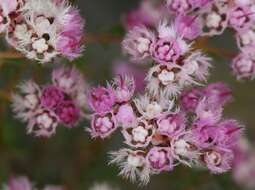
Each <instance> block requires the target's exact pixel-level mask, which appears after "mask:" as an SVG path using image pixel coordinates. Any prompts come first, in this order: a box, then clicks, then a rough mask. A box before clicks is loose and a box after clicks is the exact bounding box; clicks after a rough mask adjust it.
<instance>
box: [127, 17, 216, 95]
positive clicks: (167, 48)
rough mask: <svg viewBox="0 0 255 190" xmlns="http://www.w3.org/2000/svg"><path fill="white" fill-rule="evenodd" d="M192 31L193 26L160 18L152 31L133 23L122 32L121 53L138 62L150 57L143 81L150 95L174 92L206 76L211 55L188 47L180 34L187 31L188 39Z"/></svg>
mask: <svg viewBox="0 0 255 190" xmlns="http://www.w3.org/2000/svg"><path fill="white" fill-rule="evenodd" d="M177 19H179V18H177ZM178 23H179V22H178ZM180 27H181V29H180ZM186 29H189V30H190V31H189V32H188V31H187V30H186ZM178 30H181V31H183V33H182V32H178ZM191 30H192V31H191ZM185 31H187V33H186V32H185ZM194 31H197V28H196V27H194V30H193V29H192V27H188V26H186V27H184V26H183V25H181V26H179V25H178V24H176V23H172V24H169V23H168V22H166V21H162V22H161V23H160V24H159V26H158V28H157V30H156V31H154V30H151V29H149V28H146V27H145V26H137V27H135V28H134V29H132V30H130V31H129V32H128V34H127V35H126V37H125V39H124V40H123V51H124V53H126V54H128V55H129V56H130V57H131V59H132V60H133V61H136V62H139V63H140V62H142V63H143V62H148V61H153V67H151V68H150V70H149V72H148V75H147V77H146V81H147V83H148V84H147V89H148V90H149V92H150V93H151V94H153V95H154V96H155V95H157V94H158V93H161V94H164V95H165V96H170V97H171V96H175V95H177V94H179V93H180V91H181V90H182V89H183V88H184V87H187V86H189V85H192V84H200V83H201V82H202V81H205V80H206V78H207V76H208V74H209V73H208V70H209V68H210V66H211V64H210V61H211V59H210V58H209V57H208V56H206V55H204V54H203V53H202V52H201V51H199V50H195V49H194V48H192V41H190V40H188V38H184V36H185V35H184V34H187V35H188V36H189V39H191V38H190V37H191V34H193V32H194ZM195 36H196V35H194V37H195ZM196 37H197V36H196Z"/></svg>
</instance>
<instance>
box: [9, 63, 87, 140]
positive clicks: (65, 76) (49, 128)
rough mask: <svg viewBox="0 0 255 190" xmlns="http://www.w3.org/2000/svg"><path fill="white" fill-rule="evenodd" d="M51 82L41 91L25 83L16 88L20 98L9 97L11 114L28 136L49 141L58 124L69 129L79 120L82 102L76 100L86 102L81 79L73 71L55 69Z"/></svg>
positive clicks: (76, 71) (78, 74)
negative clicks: (25, 126) (11, 100)
mask: <svg viewBox="0 0 255 190" xmlns="http://www.w3.org/2000/svg"><path fill="white" fill-rule="evenodd" d="M74 74H77V75H75V77H74ZM52 80H53V84H50V85H47V86H45V87H43V88H41V87H40V86H39V85H37V84H36V83H34V82H31V81H27V82H25V83H23V84H22V85H21V86H19V89H20V94H14V95H13V111H14V112H15V113H17V118H19V119H21V120H22V121H23V122H26V123H28V125H27V132H28V133H29V134H34V135H35V136H38V137H51V136H52V135H54V134H55V133H56V128H57V126H58V125H59V124H63V125H64V126H66V127H68V128H71V127H74V126H75V125H76V124H77V123H78V121H79V120H80V119H81V116H82V109H84V108H85V106H84V101H85V100H80V99H81V98H82V97H83V98H84V99H86V91H85V89H86V87H85V86H84V85H85V81H84V79H83V78H82V75H81V74H80V73H79V71H78V70H76V69H75V68H59V69H56V70H54V71H53V72H52ZM70 89H73V91H70Z"/></svg>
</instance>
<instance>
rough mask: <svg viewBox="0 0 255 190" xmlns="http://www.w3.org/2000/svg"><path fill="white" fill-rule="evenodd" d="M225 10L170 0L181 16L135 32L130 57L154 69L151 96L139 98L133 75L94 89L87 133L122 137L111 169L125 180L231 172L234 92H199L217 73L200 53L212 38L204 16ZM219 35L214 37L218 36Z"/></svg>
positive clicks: (126, 43)
mask: <svg viewBox="0 0 255 190" xmlns="http://www.w3.org/2000/svg"><path fill="white" fill-rule="evenodd" d="M215 3H216V4H215ZM223 5H224V6H227V4H226V5H225V3H224V2H218V1H217V2H216V1H207V0H202V1H200V0H194V1H192V0H190V1H178V0H173V1H168V3H167V7H168V9H169V10H170V12H171V14H174V15H175V19H173V20H172V22H168V21H166V20H163V21H160V22H158V26H157V27H151V26H148V25H146V24H137V25H135V26H134V27H131V29H130V30H129V31H128V32H127V35H126V36H125V38H124V40H123V43H122V45H123V51H124V53H125V54H127V55H128V56H129V57H130V59H131V60H132V61H133V62H136V63H142V64H146V63H150V65H151V67H150V68H149V71H148V73H147V76H146V78H145V81H146V83H147V86H146V90H145V92H144V94H142V95H138V96H137V95H136V94H135V83H134V79H133V78H132V77H131V76H127V75H120V76H117V77H116V78H115V79H114V80H113V81H112V82H110V83H107V86H106V87H104V86H99V87H97V88H92V89H90V92H89V94H88V102H89V105H90V108H91V112H92V114H91V127H90V128H89V129H88V131H89V132H90V134H91V136H92V137H93V138H101V139H105V138H108V137H110V136H111V135H112V133H113V132H115V131H120V132H121V134H122V136H123V139H124V140H123V141H124V143H125V144H126V145H127V147H125V148H122V149H120V150H119V151H113V152H111V153H110V158H111V161H110V164H117V165H118V166H119V167H120V175H122V176H124V177H125V178H129V179H130V180H131V181H132V182H134V181H139V182H140V183H141V184H147V183H148V182H149V179H150V176H151V175H153V174H159V173H161V172H170V171H173V170H174V168H175V167H176V166H177V165H179V164H183V165H186V166H190V167H194V166H195V167H204V168H207V169H208V170H209V171H210V172H211V173H213V174H220V173H224V172H227V171H229V170H230V169H231V168H232V164H233V161H234V158H235V155H234V149H235V147H236V144H237V142H238V141H239V138H240V134H241V132H242V128H243V127H242V126H241V125H240V124H239V123H238V122H237V121H236V120H234V119H225V118H224V117H223V109H224V106H225V105H226V104H227V103H229V102H230V101H232V99H233V98H232V92H231V89H230V88H229V87H228V86H227V85H225V84H223V83H221V82H219V83H213V84H210V85H208V86H205V87H203V88H202V87H200V88H197V87H196V88H194V87H193V86H194V85H202V82H204V81H206V79H207V77H208V75H209V68H210V67H211V59H210V58H209V57H208V56H206V55H204V54H203V53H202V51H200V50H198V49H197V48H196V46H194V44H195V43H196V39H197V38H198V37H200V36H202V35H205V31H204V26H203V24H204V23H205V21H204V18H205V16H201V14H202V13H203V14H206V13H208V10H213V11H214V10H217V11H220V13H221V11H222V10H220V9H215V8H212V7H213V6H223ZM210 8H211V9H210ZM224 10H225V9H224ZM193 12H194V13H193ZM215 14H216V13H215ZM224 14H225V13H224ZM212 17H215V15H212ZM216 17H217V16H216ZM223 17H224V16H223ZM209 18H210V17H209ZM219 18H221V17H219ZM213 19H214V18H213ZM208 22H209V21H208ZM210 22H211V23H212V24H214V23H213V22H215V21H214V20H212V21H210ZM206 23H207V22H206ZM220 23H221V24H223V25H224V22H223V21H222V22H220ZM218 29H219V28H218V27H216V28H215V31H214V30H212V31H214V32H215V34H216V33H217V34H218V33H220V32H221V31H220V32H219V31H216V30H218ZM221 30H222V28H221ZM212 31H207V34H211V33H212ZM187 88H188V89H190V90H187Z"/></svg>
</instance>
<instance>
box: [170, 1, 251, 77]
mask: <svg viewBox="0 0 255 190" xmlns="http://www.w3.org/2000/svg"><path fill="white" fill-rule="evenodd" d="M166 1H167V6H168V9H169V11H170V13H171V14H172V15H174V16H176V17H177V18H178V17H182V18H183V21H182V19H179V23H186V24H187V25H188V23H189V20H192V18H194V20H195V21H191V22H190V23H192V24H190V25H195V26H193V27H192V26H191V27H190V28H189V29H187V33H188V35H189V36H191V37H192V36H196V35H197V34H198V33H201V36H214V35H221V34H222V33H223V32H224V31H225V29H227V28H230V29H232V30H233V31H234V33H235V38H236V41H237V45H238V48H239V50H240V54H239V55H237V57H236V58H235V59H234V60H233V62H232V65H231V68H232V70H233V73H234V75H235V76H236V77H237V79H239V80H243V79H254V76H255V71H254V70H255V64H254V47H255V28H254V26H255V9H254V7H255V2H254V1H253V0H233V1H228V0H166ZM184 18H185V19H184ZM177 20H178V19H177ZM181 25H182V24H181ZM192 28H193V29H192ZM195 28H196V29H195ZM199 29H201V31H200V30H199ZM189 30H192V31H193V32H195V31H197V32H196V33H195V34H193V32H190V31H189ZM188 31H189V32H188ZM184 33H186V32H184Z"/></svg>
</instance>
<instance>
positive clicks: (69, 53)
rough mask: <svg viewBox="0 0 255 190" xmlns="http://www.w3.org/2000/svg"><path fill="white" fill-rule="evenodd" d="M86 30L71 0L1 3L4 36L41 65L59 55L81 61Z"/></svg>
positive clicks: (1, 24)
mask: <svg viewBox="0 0 255 190" xmlns="http://www.w3.org/2000/svg"><path fill="white" fill-rule="evenodd" d="M83 28H84V21H83V19H82V17H81V16H80V14H79V11H78V10H77V9H76V8H74V7H72V6H70V5H69V3H68V1H67V0H2V1H0V32H4V33H5V34H6V40H7V42H8V43H9V44H10V45H11V46H12V47H14V48H15V49H17V50H18V51H20V52H22V53H23V54H25V56H26V57H28V58H29V59H34V60H37V61H39V62H41V63H46V62H50V61H52V59H53V58H55V57H56V56H59V55H61V56H64V57H66V58H68V59H70V60H72V59H74V58H76V57H78V56H79V55H80V53H81V51H82V37H83Z"/></svg>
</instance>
